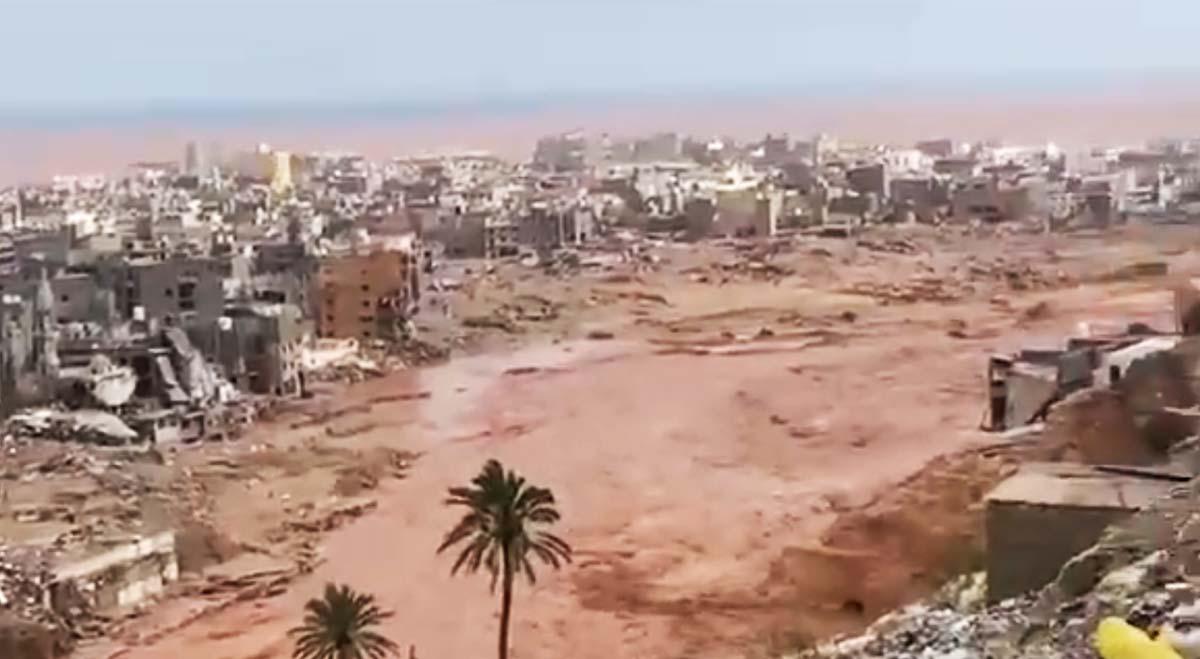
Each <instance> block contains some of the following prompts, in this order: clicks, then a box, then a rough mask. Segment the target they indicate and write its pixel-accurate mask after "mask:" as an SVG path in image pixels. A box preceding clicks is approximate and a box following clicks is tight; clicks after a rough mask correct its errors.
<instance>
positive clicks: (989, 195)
mask: <svg viewBox="0 0 1200 659" xmlns="http://www.w3.org/2000/svg"><path fill="white" fill-rule="evenodd" d="M951 205H952V214H953V215H954V218H955V219H956V220H959V221H964V220H972V219H979V220H982V221H984V222H1003V221H1006V220H1020V219H1024V218H1027V217H1038V216H1041V215H1044V214H1045V213H1046V212H1047V197H1046V189H1045V184H1044V182H1043V181H1040V180H1036V179H1028V180H1025V181H1022V182H1021V183H1018V184H1011V183H1005V182H1002V181H997V180H996V179H994V178H987V177H980V178H976V179H973V180H971V181H970V182H969V183H967V184H966V185H964V186H963V187H961V188H959V189H958V190H956V191H955V192H954V194H953V198H952V199H951Z"/></svg>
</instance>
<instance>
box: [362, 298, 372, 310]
mask: <svg viewBox="0 0 1200 659" xmlns="http://www.w3.org/2000/svg"><path fill="white" fill-rule="evenodd" d="M370 308H371V301H370V300H363V309H370Z"/></svg>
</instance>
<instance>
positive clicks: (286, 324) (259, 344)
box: [189, 302, 308, 396]
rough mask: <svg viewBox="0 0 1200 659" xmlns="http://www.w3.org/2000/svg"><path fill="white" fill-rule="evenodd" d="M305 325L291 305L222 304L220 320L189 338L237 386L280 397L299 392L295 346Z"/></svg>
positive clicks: (301, 386)
mask: <svg viewBox="0 0 1200 659" xmlns="http://www.w3.org/2000/svg"><path fill="white" fill-rule="evenodd" d="M307 329H308V324H307V323H305V322H304V321H303V315H302V313H301V310H300V308H299V307H297V306H295V305H292V304H271V303H261V302H240V303H234V304H230V305H228V306H226V307H225V315H224V316H223V317H222V318H221V320H220V321H219V322H217V323H214V324H212V325H210V326H207V327H197V328H195V329H194V330H192V331H191V332H189V336H190V338H191V339H192V341H193V343H195V344H196V345H197V346H198V347H199V348H200V349H201V350H202V351H204V353H205V354H207V355H211V356H212V357H213V359H214V361H216V362H217V363H218V364H220V365H221V367H222V369H223V370H224V372H225V376H226V377H227V378H228V379H229V381H230V382H232V383H233V384H234V385H235V386H237V387H238V389H240V390H242V391H249V392H251V393H256V394H270V395H276V396H285V395H299V394H301V393H303V391H304V380H303V376H302V375H301V370H300V346H301V343H302V342H303V340H304V337H305V335H306V333H307Z"/></svg>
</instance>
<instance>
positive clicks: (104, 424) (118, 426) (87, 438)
mask: <svg viewBox="0 0 1200 659" xmlns="http://www.w3.org/2000/svg"><path fill="white" fill-rule="evenodd" d="M6 432H7V433H8V434H11V435H16V436H21V437H37V438H42V439H55V440H59V441H81V442H88V443H94V444H100V445H106V446H120V445H124V444H128V443H130V442H133V441H136V440H137V439H138V434H137V432H135V431H134V430H133V429H132V428H130V427H129V426H128V425H126V423H125V422H124V421H122V420H121V418H120V417H118V416H117V415H115V414H110V413H108V412H104V411H101V410H74V411H64V410H55V409H47V408H39V409H30V410H24V411H21V412H19V413H17V414H14V415H13V416H11V417H9V419H8V421H7V424H6Z"/></svg>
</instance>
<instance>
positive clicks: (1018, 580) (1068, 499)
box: [985, 463, 1171, 602]
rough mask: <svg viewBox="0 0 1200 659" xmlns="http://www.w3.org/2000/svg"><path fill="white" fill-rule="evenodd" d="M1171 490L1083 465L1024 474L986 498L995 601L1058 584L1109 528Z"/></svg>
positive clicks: (1037, 467)
mask: <svg viewBox="0 0 1200 659" xmlns="http://www.w3.org/2000/svg"><path fill="white" fill-rule="evenodd" d="M1170 486H1171V482H1170V481H1166V480H1162V479H1152V478H1139V477H1136V476H1126V475H1117V474H1112V473H1104V472H1101V471H1097V470H1096V469H1094V468H1092V467H1086V466H1082V465H1072V464H1065V463H1055V464H1029V465H1024V466H1022V467H1021V469H1020V471H1018V472H1017V473H1016V474H1015V475H1013V476H1012V477H1010V478H1008V479H1007V480H1005V481H1004V482H1002V483H1001V484H1000V485H998V486H997V487H996V489H994V490H992V492H991V493H990V494H988V495H987V498H986V506H987V509H986V522H985V523H986V532H987V597H988V600H989V601H991V602H998V601H1000V600H1003V599H1006V598H1009V597H1015V596H1018V595H1022V594H1024V593H1028V592H1030V591H1033V590H1036V589H1039V588H1041V587H1043V586H1045V585H1046V584H1048V583H1050V582H1051V581H1052V580H1053V579H1054V578H1055V577H1056V576H1057V575H1058V573H1059V570H1060V569H1062V566H1063V565H1064V564H1066V562H1067V561H1068V560H1070V559H1071V558H1072V557H1074V556H1075V555H1076V554H1078V553H1079V552H1082V551H1083V550H1085V549H1087V548H1088V547H1091V546H1092V545H1093V544H1095V542H1096V541H1097V540H1098V539H1099V538H1100V534H1101V533H1102V532H1103V531H1104V529H1105V527H1107V526H1108V525H1110V524H1113V523H1115V522H1118V521H1120V520H1121V519H1124V518H1126V517H1128V516H1129V515H1131V514H1132V513H1134V512H1135V511H1137V510H1140V509H1142V508H1145V507H1146V506H1148V505H1149V504H1150V503H1151V502H1153V501H1154V500H1155V499H1157V498H1159V497H1161V496H1163V495H1165V494H1166V493H1167V491H1168V490H1169V488H1170ZM1047 529H1053V530H1054V532H1053V533H1047V532H1046V530H1047Z"/></svg>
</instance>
